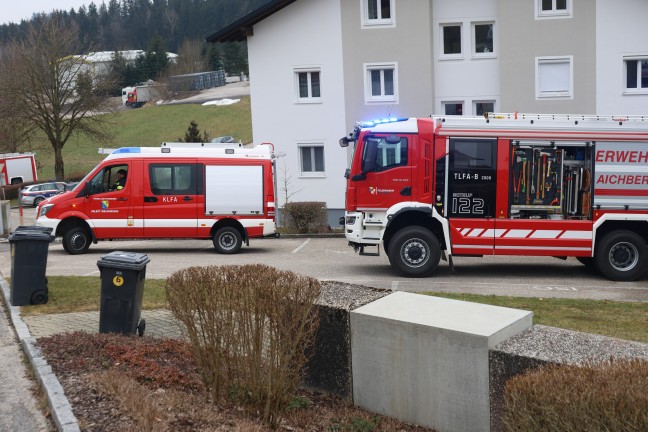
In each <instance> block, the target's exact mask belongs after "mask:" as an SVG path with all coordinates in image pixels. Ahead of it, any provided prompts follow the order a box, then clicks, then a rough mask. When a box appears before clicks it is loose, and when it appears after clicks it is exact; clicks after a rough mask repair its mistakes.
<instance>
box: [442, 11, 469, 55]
mask: <svg viewBox="0 0 648 432" xmlns="http://www.w3.org/2000/svg"><path fill="white" fill-rule="evenodd" d="M446 27H459V38H460V39H461V40H460V41H459V49H460V52H459V53H452V54H446V52H445V35H444V29H445V28H446ZM463 29H464V24H463V23H462V22H456V21H452V22H442V23H439V44H440V45H439V60H461V59H463V58H464V53H465V51H466V50H465V46H464V45H465V43H464V39H465V37H464V34H463Z"/></svg>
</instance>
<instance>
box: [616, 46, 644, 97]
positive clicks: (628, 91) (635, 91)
mask: <svg viewBox="0 0 648 432" xmlns="http://www.w3.org/2000/svg"><path fill="white" fill-rule="evenodd" d="M629 61H636V62H637V87H632V88H630V87H628V62H629ZM641 62H648V54H639V55H631V56H623V78H622V83H623V84H622V86H623V94H624V95H645V94H648V87H641Z"/></svg>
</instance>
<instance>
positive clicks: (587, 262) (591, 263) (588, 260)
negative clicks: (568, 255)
mask: <svg viewBox="0 0 648 432" xmlns="http://www.w3.org/2000/svg"><path fill="white" fill-rule="evenodd" d="M576 259H577V260H578V262H579V263H581V264H583V265H584V266H585V267H587V268H591V269H596V261H595V260H594V258H593V257H576Z"/></svg>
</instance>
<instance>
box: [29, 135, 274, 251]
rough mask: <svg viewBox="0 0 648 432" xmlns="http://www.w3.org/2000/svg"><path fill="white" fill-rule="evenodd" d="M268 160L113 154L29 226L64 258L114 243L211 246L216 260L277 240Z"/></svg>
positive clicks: (199, 150)
mask: <svg viewBox="0 0 648 432" xmlns="http://www.w3.org/2000/svg"><path fill="white" fill-rule="evenodd" d="M273 157H274V154H273V147H272V144H261V145H258V146H256V147H254V148H251V149H248V148H244V147H241V146H240V145H239V144H212V143H207V144H202V143H198V144H193V143H164V144H163V145H162V147H161V148H154V147H125V148H120V149H117V150H115V151H113V152H112V153H111V154H110V155H109V156H108V157H106V159H104V160H103V162H101V163H100V164H99V165H97V167H95V168H94V169H93V170H92V171H90V173H89V174H88V175H87V176H86V177H85V178H84V179H83V180H82V181H81V182H80V183H79V185H78V186H77V187H76V188H75V189H74V190H72V191H70V192H66V193H64V194H62V195H57V196H54V197H52V198H49V199H47V200H46V201H44V202H42V203H41V204H40V205H39V206H38V210H37V212H38V217H37V220H36V223H37V224H38V225H41V226H46V227H51V228H52V229H53V233H54V234H55V235H56V236H60V237H63V248H64V249H65V250H66V251H67V252H68V253H70V254H81V253H85V252H86V251H87V250H88V247H89V246H90V243H91V242H95V243H96V242H97V241H98V240H107V239H120V238H122V239H125V238H129V239H133V238H147V239H154V238H197V239H212V241H213V243H214V247H215V248H216V251H217V252H219V253H225V254H232V253H236V252H238V251H239V250H240V248H241V245H242V243H243V242H245V243H248V244H249V239H250V238H251V237H262V236H269V235H274V234H275V232H276V231H275V192H274V191H275V185H274V160H273ZM122 178H123V179H122Z"/></svg>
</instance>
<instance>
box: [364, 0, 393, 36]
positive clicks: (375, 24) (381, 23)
mask: <svg viewBox="0 0 648 432" xmlns="http://www.w3.org/2000/svg"><path fill="white" fill-rule="evenodd" d="M368 1H373V2H376V5H377V6H379V3H380V2H381V1H382V0H360V20H361V22H360V28H362V29H376V28H389V27H396V1H395V0H388V1H389V13H390V18H386V19H383V18H377V19H371V18H369V8H368ZM377 10H378V11H380V7H377Z"/></svg>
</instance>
